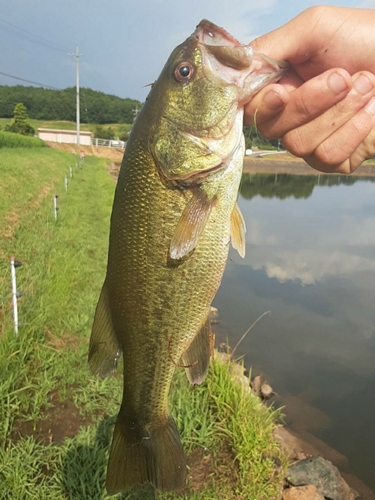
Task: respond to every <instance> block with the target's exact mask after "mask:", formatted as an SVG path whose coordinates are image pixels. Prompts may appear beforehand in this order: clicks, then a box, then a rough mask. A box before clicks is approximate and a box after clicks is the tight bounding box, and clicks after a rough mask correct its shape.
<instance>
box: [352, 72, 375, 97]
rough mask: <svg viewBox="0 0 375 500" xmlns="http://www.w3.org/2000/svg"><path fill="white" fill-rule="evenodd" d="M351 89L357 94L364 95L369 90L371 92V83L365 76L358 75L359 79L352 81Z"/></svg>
mask: <svg viewBox="0 0 375 500" xmlns="http://www.w3.org/2000/svg"><path fill="white" fill-rule="evenodd" d="M353 87H354V88H355V90H356V91H357V92H358V94H362V95H366V94H367V93H368V92H370V90H372V88H373V85H372V83H371V81H370V80H369V79H368V78H367V76H365V75H359V77H358V78H357V79H356V80H354V82H353Z"/></svg>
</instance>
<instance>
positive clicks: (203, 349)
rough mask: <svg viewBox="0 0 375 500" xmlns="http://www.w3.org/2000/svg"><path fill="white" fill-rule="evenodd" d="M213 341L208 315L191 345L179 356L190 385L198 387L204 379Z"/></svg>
mask: <svg viewBox="0 0 375 500" xmlns="http://www.w3.org/2000/svg"><path fill="white" fill-rule="evenodd" d="M213 339H214V333H213V331H212V329H211V321H210V316H209V315H208V316H207V319H206V321H205V323H204V324H203V326H202V327H201V329H200V330H199V332H198V333H197V334H196V336H195V337H194V339H193V341H192V343H191V344H190V345H189V347H188V348H187V349H186V351H185V352H184V353H183V355H182V356H181V360H182V364H183V366H184V367H185V371H186V376H187V378H188V380H189V382H190V383H191V384H197V385H199V384H201V383H202V382H204V380H205V378H206V375H207V371H208V367H209V364H210V357H211V354H212V351H213Z"/></svg>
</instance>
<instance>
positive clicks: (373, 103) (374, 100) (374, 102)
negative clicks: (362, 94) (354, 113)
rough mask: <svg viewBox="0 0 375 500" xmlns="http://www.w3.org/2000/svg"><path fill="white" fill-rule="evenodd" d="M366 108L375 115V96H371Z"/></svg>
mask: <svg viewBox="0 0 375 500" xmlns="http://www.w3.org/2000/svg"><path fill="white" fill-rule="evenodd" d="M365 110H366V111H368V112H369V113H370V114H371V115H375V97H371V99H370V100H369V102H368V103H367V104H366V106H365Z"/></svg>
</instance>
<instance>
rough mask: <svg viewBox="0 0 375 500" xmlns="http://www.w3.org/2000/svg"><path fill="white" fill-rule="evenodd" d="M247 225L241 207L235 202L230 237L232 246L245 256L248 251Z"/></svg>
mask: <svg viewBox="0 0 375 500" xmlns="http://www.w3.org/2000/svg"><path fill="white" fill-rule="evenodd" d="M245 234H246V225H245V221H244V218H243V216H242V214H241V211H240V208H239V206H238V205H237V203H236V204H235V206H234V208H233V210H232V215H231V227H230V238H231V242H232V247H233V248H235V249H236V250H237V252H238V253H239V254H240V256H241V257H242V258H243V257H245V253H246V239H245Z"/></svg>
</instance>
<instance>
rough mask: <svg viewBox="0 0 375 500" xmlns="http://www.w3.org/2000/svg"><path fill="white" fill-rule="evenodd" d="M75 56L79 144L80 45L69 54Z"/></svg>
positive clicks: (78, 139) (78, 138) (78, 142)
mask: <svg viewBox="0 0 375 500" xmlns="http://www.w3.org/2000/svg"><path fill="white" fill-rule="evenodd" d="M69 55H70V56H74V57H75V60H76V127H77V146H79V144H80V137H79V127H80V115H79V58H80V56H81V55H82V54H80V53H79V50H78V46H77V47H76V52H75V54H69Z"/></svg>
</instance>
